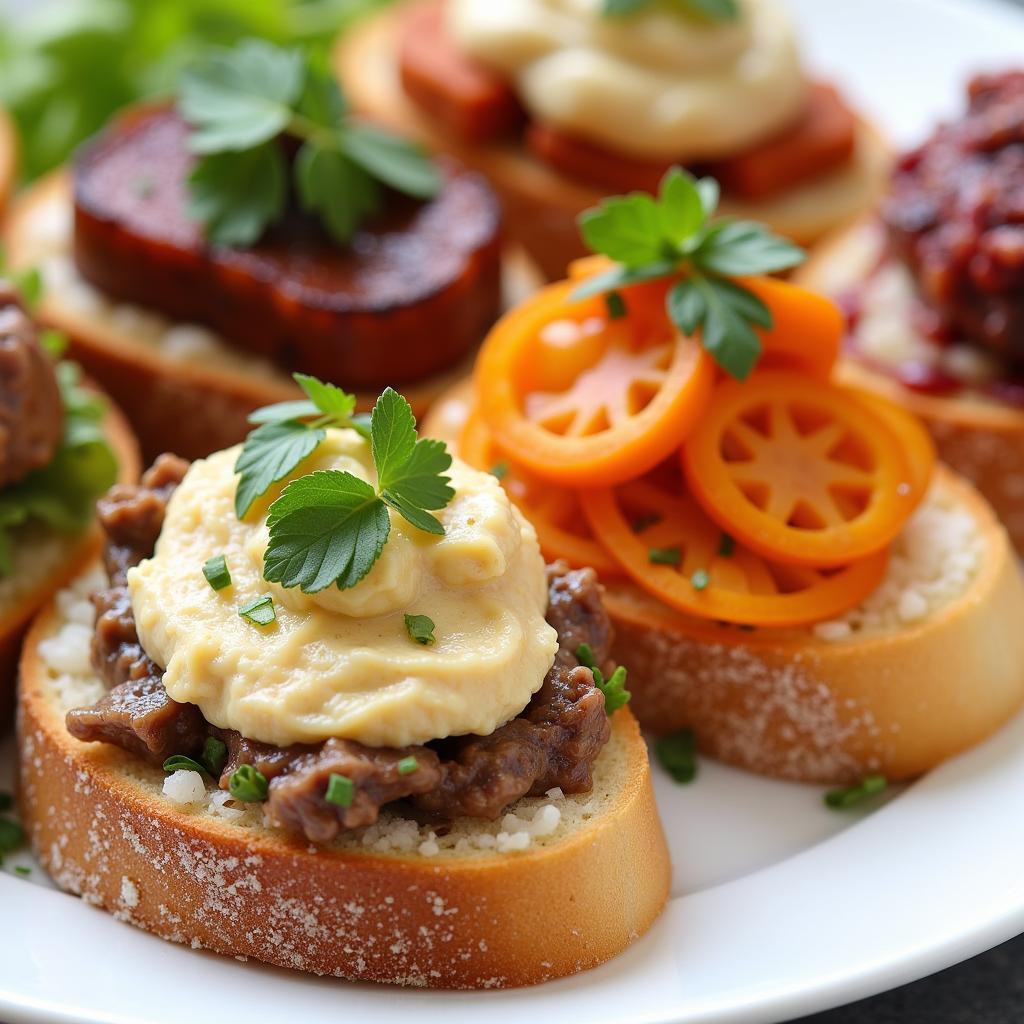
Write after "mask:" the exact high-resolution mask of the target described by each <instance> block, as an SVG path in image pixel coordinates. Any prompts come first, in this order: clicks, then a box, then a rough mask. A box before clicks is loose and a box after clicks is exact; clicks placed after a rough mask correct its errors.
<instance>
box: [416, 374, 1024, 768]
mask: <svg viewBox="0 0 1024 1024" xmlns="http://www.w3.org/2000/svg"><path fill="white" fill-rule="evenodd" d="M470 395H471V392H470V389H469V388H468V386H467V385H466V384H465V383H464V384H463V385H461V386H460V388H458V389H456V390H455V391H453V392H452V393H450V394H449V396H448V397H446V398H445V399H442V400H441V401H440V402H438V403H437V404H436V405H435V406H434V408H433V410H432V411H431V413H430V416H429V417H428V418H427V422H426V423H425V424H424V431H425V432H426V433H428V434H430V435H431V436H435V437H441V438H444V439H447V440H449V441H454V439H455V438H457V436H458V432H459V428H460V424H461V422H462V421H463V420H464V418H465V415H466V410H467V408H468V402H469V399H470ZM950 516H953V517H955V518H953V519H951V518H950ZM947 529H955V531H956V532H955V533H953V534H948V536H949V537H950V538H951V539H950V540H949V541H948V542H947V543H946V546H947V549H948V551H949V552H950V554H949V557H948V558H947V559H946V560H945V561H944V562H943V568H944V569H948V571H949V572H954V571H955V572H956V573H959V574H961V575H962V576H963V581H962V585H960V586H955V585H954V584H953V582H952V581H951V580H950V581H949V582H948V583H946V584H945V585H944V580H945V579H946V578H945V577H944V576H943V575H942V573H939V574H938V576H936V577H935V578H934V579H933V578H931V577H929V579H928V580H926V579H924V578H923V576H922V578H921V579H918V576H919V575H921V574H920V573H918V574H915V571H914V569H913V568H912V566H913V565H914V564H920V563H921V562H922V561H925V562H927V561H928V552H929V550H934V549H935V548H934V546H935V545H938V544H939V543H940V542H941V540H942V538H940V537H939V536H937V535H933V534H935V533H936V531H939V530H947ZM961 555H962V558H961V557H960V556H961ZM605 587H606V591H605V605H606V607H607V608H608V611H609V612H610V614H611V617H612V620H613V622H614V623H615V631H616V637H615V646H614V650H613V654H614V656H615V657H616V658H617V659H618V660H619V661H620V662H622V664H624V665H626V666H628V668H629V688H630V691H631V692H632V694H633V700H632V702H631V704H630V707H631V708H633V710H634V712H635V713H636V715H637V717H638V718H639V719H640V722H641V724H642V725H643V726H644V727H645V728H647V729H650V730H651V731H652V732H655V733H670V732H673V731H675V730H678V729H684V728H690V729H693V730H694V732H695V734H696V736H697V741H698V743H699V745H700V747H701V749H702V750H703V751H704V752H705V753H707V754H710V755H711V756H713V757H716V758H719V759H720V760H722V761H727V762H729V763H730V764H734V765H737V766H739V767H741V768H746V769H748V770H750V771H754V772H758V773H760V774H764V775H774V776H778V777H780V778H787V779H794V780H798V781H802V782H824V783H845V782H853V781H856V780H858V779H860V778H862V777H863V776H864V775H866V774H869V773H873V772H878V773H881V774H883V775H885V776H886V777H887V778H890V779H903V778H910V777H913V776H915V775H920V774H921V773H923V772H926V771H928V770H929V769H931V768H934V767H935V765H937V764H939V763H940V762H941V761H944V760H945V759H946V758H948V757H952V756H953V755H954V754H957V753H959V752H960V751H962V750H964V749H966V748H967V747H969V746H971V745H973V744H974V743H977V742H979V741H980V740H982V739H984V738H985V737H986V736H988V735H989V734H991V733H992V732H994V731H995V730H996V729H998V728H999V726H1001V725H1002V724H1003V723H1004V722H1006V721H1007V720H1008V719H1009V718H1010V717H1011V716H1012V715H1013V714H1014V712H1016V711H1017V710H1018V709H1019V708H1020V706H1021V704H1022V703H1024V628H1022V623H1024V583H1022V580H1021V575H1020V569H1019V567H1018V564H1017V561H1016V558H1015V557H1014V552H1013V549H1012V547H1011V545H1010V542H1009V538H1008V537H1007V534H1006V531H1005V530H1004V529H1003V527H1002V526H1001V525H1000V524H999V522H998V521H997V520H996V517H995V515H994V514H993V512H992V509H991V508H990V507H989V506H988V504H986V502H985V500H984V499H983V498H982V497H981V495H979V494H978V492H977V491H976V490H974V488H973V487H972V486H971V485H970V484H969V483H968V482H967V481H966V480H964V479H963V478H962V477H959V476H957V475H956V474H954V473H952V472H951V471H950V470H948V469H946V468H945V467H940V468H939V470H938V471H937V473H936V478H935V481H934V483H933V485H932V489H931V491H930V492H929V495H928V497H927V498H926V500H925V502H924V503H923V504H922V506H921V508H920V509H919V510H918V512H917V513H916V514H915V517H914V518H913V519H912V520H911V523H910V524H909V525H908V527H907V529H906V531H905V532H904V534H903V536H902V537H901V538H898V539H897V542H896V545H895V548H894V555H893V558H892V561H891V563H890V567H889V571H888V575H887V577H886V580H885V581H884V582H883V584H882V587H880V588H879V590H878V592H877V593H876V594H875V595H874V596H873V597H872V598H871V599H869V600H868V601H867V602H865V604H864V605H863V606H862V607H861V608H860V609H856V610H855V611H854V612H852V613H849V614H848V616H846V617H844V619H842V620H839V621H837V622H832V623H824V624H819V625H818V626H816V627H814V628H807V629H795V630H776V629H758V630H754V631H752V632H748V631H744V630H740V629H737V628H734V627H728V626H721V625H718V624H716V623H712V622H704V621H700V620H697V619H691V618H687V617H686V616H683V615H681V614H679V613H677V612H675V611H673V610H672V609H670V608H668V607H666V606H665V605H663V604H662V603H661V602H659V601H657V600H656V599H654V598H651V597H650V596H648V595H647V594H645V593H644V592H643V591H642V590H640V589H639V588H638V587H636V586H634V585H633V584H631V583H624V582H620V581H616V580H609V581H606V583H605ZM914 595H916V596H914ZM925 598H929V601H928V602H926V603H929V607H928V609H927V611H924V612H923V611H922V607H921V600H924V599H925ZM919 599H920V600H919Z"/></svg>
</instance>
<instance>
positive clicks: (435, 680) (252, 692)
mask: <svg viewBox="0 0 1024 1024" xmlns="http://www.w3.org/2000/svg"><path fill="white" fill-rule="evenodd" d="M238 451H239V449H237V448H232V449H228V450H227V451H223V452H218V453H217V454H215V455H212V456H210V457H209V458H208V459H204V460H201V461H198V462H195V463H193V465H192V466H191V468H190V469H189V471H188V474H187V475H186V477H185V479H184V481H183V482H182V483H181V485H180V486H179V487H178V489H177V490H176V491H175V493H174V496H173V497H172V499H171V501H170V504H169V506H168V509H167V517H166V520H165V522H164V527H163V530H162V532H161V534H160V540H159V542H158V543H157V547H156V552H155V554H154V556H153V557H152V558H150V559H148V560H146V561H144V562H143V563H142V564H141V565H139V566H138V567H137V568H135V569H132V570H131V571H130V572H129V574H128V586H129V589H130V591H131V598H132V606H133V608H134V611H135V619H136V623H137V625H138V630H139V638H140V640H141V642H142V646H143V648H144V649H145V650H146V653H147V654H148V655H149V656H150V657H151V658H153V660H154V661H156V662H157V664H159V665H160V666H161V667H163V668H164V669H165V670H166V672H165V675H164V684H165V686H166V687H167V692H168V693H169V694H170V695H171V697H173V698H174V699H175V700H177V701H184V702H188V703H192V704H196V705H198V706H199V708H200V709H201V710H202V712H203V714H204V715H205V716H206V719H207V720H208V721H210V722H212V723H213V724H214V725H217V726H220V727H222V728H230V729H236V730H238V731H239V732H240V733H242V734H243V735H244V736H247V737H249V738H251V739H256V740H262V741H264V742H266V743H273V744H277V745H280V746H285V745H287V744H290V743H313V742H317V741H321V740H324V739H327V738H329V737H332V736H336V737H340V738H345V739H353V740H358V741H360V742H362V743H366V744H369V745H371V746H404V745H405V744H409V743H423V742H425V741H427V740H431V739H439V738H442V737H444V736H450V735H459V734H462V733H480V734H487V733H490V732H492V731H493V730H494V729H495V728H497V727H498V726H499V725H501V724H502V723H504V722H506V721H507V720H508V719H510V718H512V717H513V716H515V715H516V714H518V713H519V712H520V711H521V710H522V709H523V708H524V707H525V706H526V704H527V703H528V701H529V699H530V696H531V695H532V694H533V693H534V691H536V690H537V689H538V688H539V687H540V685H541V682H542V681H543V678H544V675H545V674H546V672H547V670H548V669H549V668H550V667H551V664H552V662H553V660H554V656H555V651H556V649H557V643H558V641H557V636H556V634H555V631H554V629H552V628H551V626H549V625H548V623H547V622H546V621H545V618H544V616H545V612H546V609H547V585H546V579H545V573H544V563H543V559H542V557H541V554H540V549H539V547H538V545H537V537H536V534H535V533H534V530H533V527H532V526H531V525H530V524H529V523H528V522H526V520H525V519H524V518H523V517H522V515H521V514H520V513H519V511H518V510H517V509H516V508H515V507H514V506H512V505H511V503H510V502H509V500H508V498H507V496H506V495H505V492H504V491H503V490H502V488H501V486H500V484H499V483H498V481H497V480H496V479H495V478H494V477H493V476H492V475H491V474H489V473H481V472H479V471H477V470H475V469H472V468H470V467H469V466H467V465H466V464H465V463H463V462H461V461H460V460H458V459H455V461H454V464H453V465H452V468H451V470H450V471H449V476H450V478H451V485H452V487H453V488H454V490H455V497H454V498H453V500H452V501H451V503H450V504H449V505H448V506H447V508H445V509H443V510H442V511H441V512H440V513H439V514H438V517H439V518H440V520H441V522H442V523H443V524H444V527H445V535H444V536H443V537H434V536H431V535H429V534H426V533H423V532H422V531H419V530H416V529H415V528H414V527H412V526H410V525H408V524H407V523H406V522H405V520H404V519H402V518H401V517H400V516H398V515H396V514H395V513H391V537H390V539H389V540H388V542H387V544H386V545H385V546H384V550H383V553H382V555H381V557H380V559H379V561H378V562H377V563H376V564H375V565H374V567H373V569H372V570H371V571H370V573H369V575H367V576H366V577H365V578H364V579H363V580H362V581H361V582H360V583H358V584H357V585H356V586H354V587H352V588H351V589H349V590H344V591H342V590H338V589H337V588H336V587H333V586H332V587H329V588H328V589H326V590H323V591H321V592H320V593H317V594H304V593H302V592H301V591H299V590H297V589H288V590H286V589H283V588H281V587H280V586H277V585H275V584H270V583H267V582H266V581H265V580H264V579H263V571H262V570H263V553H264V551H265V549H266V545H267V540H268V531H267V527H266V514H267V508H268V506H269V504H270V502H271V501H273V500H274V498H276V497H277V495H278V494H280V492H281V490H282V489H283V488H284V486H285V484H286V483H287V482H288V479H294V478H295V477H298V476H303V475H305V474H306V473H310V472H314V471H316V470H321V469H338V470H347V471H348V472H350V473H353V474H354V475H356V476H359V477H361V478H362V479H364V480H368V481H370V482H371V483H375V482H376V481H375V475H374V469H373V461H372V458H371V455H370V448H369V444H368V443H367V442H366V441H365V440H363V439H362V438H361V437H359V435H358V434H356V433H355V432H354V431H351V430H332V431H329V432H328V436H327V439H326V440H325V441H324V442H323V443H322V444H321V445H320V447H319V448H318V449H317V450H316V451H315V452H314V453H313V454H312V455H311V456H310V457H309V458H307V459H306V460H305V461H304V462H303V463H301V464H300V465H299V466H298V467H297V468H296V469H295V470H294V472H293V473H292V474H291V475H290V477H289V478H288V479H286V480H283V481H281V483H280V484H278V485H275V487H274V488H273V490H272V491H271V492H270V493H268V494H267V495H266V496H265V498H263V499H261V500H260V502H259V503H258V504H257V505H256V506H254V507H253V509H251V510H250V512H249V514H248V516H247V517H246V519H245V520H244V521H241V522H240V521H239V520H238V518H237V517H236V515H235V511H234V505H233V502H234V494H235V487H236V483H237V479H238V478H237V477H236V476H235V474H234V471H233V467H234V464H235V461H236V459H237V458H238ZM220 553H223V554H224V555H225V556H226V559H227V564H228V568H229V570H230V573H231V581H232V585H231V586H230V587H228V588H227V589H225V590H221V591H214V590H213V589H212V588H211V587H210V585H209V584H208V583H207V582H206V579H205V578H204V576H203V573H202V566H203V563H204V562H205V561H206V559H207V558H209V557H210V556H211V555H215V554H220ZM263 594H270V595H272V597H273V599H274V604H275V608H276V612H277V620H276V623H274V624H272V625H271V626H268V627H265V628H261V627H259V626H255V625H253V624H251V623H249V622H246V621H245V620H243V619H242V618H240V617H239V615H238V608H239V607H240V606H241V605H244V604H245V603H246V602H248V601H250V600H252V599H253V598H257V597H259V596H261V595H263ZM406 613H409V614H420V615H428V616H429V617H430V618H431V619H432V620H433V621H434V623H435V635H436V642H435V643H434V644H433V645H431V646H424V645H421V644H419V643H416V642H414V641H413V640H412V639H411V638H410V637H409V634H408V632H407V631H406V628H405V620H404V615H405V614H406Z"/></svg>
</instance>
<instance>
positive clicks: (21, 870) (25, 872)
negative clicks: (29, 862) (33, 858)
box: [14, 864, 32, 878]
mask: <svg viewBox="0 0 1024 1024" xmlns="http://www.w3.org/2000/svg"><path fill="white" fill-rule="evenodd" d="M14 873H15V874H16V875H21V877H22V878H28V876H29V875H31V874H32V869H31V868H27V867H25V865H24V864H18V865H16V866H15V868H14Z"/></svg>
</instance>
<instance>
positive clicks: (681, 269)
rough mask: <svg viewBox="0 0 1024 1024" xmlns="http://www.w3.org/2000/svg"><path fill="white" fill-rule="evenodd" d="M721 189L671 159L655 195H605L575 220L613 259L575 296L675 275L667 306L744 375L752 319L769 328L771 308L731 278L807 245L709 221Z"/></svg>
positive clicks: (784, 261)
mask: <svg viewBox="0 0 1024 1024" xmlns="http://www.w3.org/2000/svg"><path fill="white" fill-rule="evenodd" d="M718 199H719V188H718V183H717V182H716V181H715V180H714V179H713V178H701V179H699V180H698V179H695V178H694V177H693V176H692V175H690V174H688V173H687V172H686V171H684V170H682V169H681V168H679V167H673V168H672V169H671V170H670V171H669V172H668V173H667V174H666V175H665V177H664V178H663V179H662V182H661V187H660V189H659V194H658V196H657V198H655V197H654V196H650V195H648V194H647V193H645V192H632V193H630V194H629V195H627V196H616V197H613V198H611V199H606V200H604V202H602V203H601V205H600V206H597V207H594V208H593V209H590V210H587V211H585V212H584V213H583V214H582V215H581V216H580V219H579V225H580V231H581V233H582V235H583V239H584V241H585V242H586V243H587V245H588V246H589V247H590V248H591V249H592V250H593V251H594V252H597V253H603V254H604V255H606V256H608V257H610V258H611V259H612V260H614V261H615V262H616V263H617V264H618V265H617V266H616V267H613V268H612V269H611V270H609V271H607V272H605V273H603V274H598V275H596V276H595V277H593V278H591V279H590V280H589V281H586V282H584V284H583V285H581V286H580V287H579V288H578V289H577V290H576V291H575V292H574V294H573V297H574V298H576V299H582V298H586V297H588V296H592V295H600V294H603V293H605V294H606V293H613V294H615V293H618V290H619V289H621V288H624V287H626V286H628V285H631V284H638V283H640V282H642V281H653V280H655V279H657V278H661V277H668V276H672V275H676V274H681V275H682V278H681V280H679V281H678V282H677V283H676V284H675V285H673V287H672V289H671V290H670V291H669V293H668V296H667V298H666V302H665V305H666V311H667V313H668V316H669V318H670V319H671V321H672V322H673V323H674V324H675V325H676V327H678V328H679V330H680V331H681V332H682V333H683V334H685V335H692V334H695V333H696V332H697V331H698V330H700V335H701V342H702V344H703V345H704V348H705V349H707V351H708V352H710V353H711V355H712V356H713V357H714V359H715V361H716V362H717V363H718V364H719V365H720V366H721V367H722V369H724V370H725V371H726V373H728V374H730V375H731V376H733V377H735V378H737V379H738V380H744V379H745V378H746V377H748V376H749V375H750V373H751V371H752V370H753V369H754V367H755V366H756V365H757V361H758V359H759V357H760V355H761V341H760V339H759V338H758V336H757V332H756V331H755V330H754V328H755V327H763V328H769V327H771V324H772V316H771V312H770V311H769V309H768V307H767V306H766V305H765V304H764V303H763V302H762V301H761V300H760V299H759V298H758V297H757V296H756V295H754V293H753V292H751V291H750V290H749V289H748V288H745V287H743V286H742V285H741V284H738V283H737V282H736V281H735V280H734V278H735V277H739V276H743V275H747V274H769V273H774V272H775V271H779V270H787V269H789V268H790V267H794V266H796V265H797V264H798V263H800V262H802V261H803V259H804V255H805V254H804V251H803V250H802V249H800V248H799V247H798V246H796V245H794V244H793V243H792V242H788V241H786V240H785V239H783V238H779V237H778V236H777V235H775V234H773V233H772V232H771V231H770V230H769V229H768V228H766V227H764V226H763V225H762V224H757V223H755V222H753V221H744V220H725V219H722V220H718V221H712V217H713V216H714V213H715V210H716V209H717V208H718Z"/></svg>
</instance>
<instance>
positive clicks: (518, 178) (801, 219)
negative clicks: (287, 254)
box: [334, 0, 890, 279]
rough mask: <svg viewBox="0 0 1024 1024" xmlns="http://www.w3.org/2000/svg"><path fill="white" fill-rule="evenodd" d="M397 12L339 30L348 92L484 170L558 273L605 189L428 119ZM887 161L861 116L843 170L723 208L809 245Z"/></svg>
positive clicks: (526, 242)
mask: <svg viewBox="0 0 1024 1024" xmlns="http://www.w3.org/2000/svg"><path fill="white" fill-rule="evenodd" d="M412 2H413V3H415V2H418V0H412ZM400 17H401V7H398V8H389V9H387V10H385V11H382V12H381V13H379V14H376V15H374V16H373V17H370V18H367V19H365V20H364V21H362V22H360V23H359V24H358V25H356V26H355V27H354V28H352V29H351V30H350V31H348V32H346V33H344V35H343V36H342V37H341V38H340V40H339V41H338V44H337V46H336V48H335V51H334V67H335V72H336V74H337V75H338V77H339V79H340V80H341V83H342V85H343V87H344V89H345V93H346V95H347V96H348V97H349V99H350V100H351V101H352V104H353V106H354V107H355V108H356V109H357V110H361V111H363V112H364V113H365V114H367V115H368V116H370V117H372V118H374V119H375V120H377V121H379V122H380V123H382V124H384V125H387V126H388V127H390V128H392V129H394V130H395V131H397V132H399V133H401V134H403V135H406V136H408V137H410V138H416V139H419V140H421V141H422V142H423V143H424V144H425V145H427V146H428V147H429V148H430V149H432V150H434V151H436V152H442V153H450V154H452V155H453V156H455V157H457V158H458V159H459V160H460V161H461V162H462V163H464V164H466V165H467V166H469V167H473V168H475V169H476V170H478V171H481V172H483V174H485V175H486V176H487V177H488V178H489V179H490V181H491V184H492V185H494V187H495V188H496V189H497V191H498V194H499V195H500V196H501V198H502V202H503V203H504V205H505V214H506V225H507V229H508V232H509V234H510V235H511V237H512V238H513V240H514V241H517V242H519V243H520V244H521V245H522V246H523V248H524V249H525V250H526V252H527V253H528V254H529V255H530V256H531V257H532V258H533V260H534V261H535V262H536V263H537V265H538V266H539V267H540V268H541V270H542V271H543V272H544V274H545V275H546V276H547V277H548V278H550V279H554V278H559V277H562V276H564V274H565V268H566V266H567V265H568V264H569V262H570V261H571V260H574V259H576V258H577V257H579V256H583V255H585V250H584V248H583V244H582V242H581V241H580V237H579V233H578V231H577V228H576V217H577V215H578V214H579V213H581V212H582V211H583V210H586V209H588V208H589V207H591V206H595V205H596V204H597V203H598V202H599V201H600V200H601V199H602V198H603V197H604V196H605V195H607V190H601V189H597V188H593V187H592V186H590V185H586V184H582V183H579V182H574V181H570V180H569V179H568V178H565V177H564V176H562V175H560V174H558V173H557V172H556V171H554V170H552V169H550V168H549V167H547V166H546V165H545V164H543V163H541V162H540V161H539V160H537V159H536V158H535V157H533V156H532V155H531V154H530V153H528V152H527V151H526V149H525V148H524V147H523V146H522V145H520V144H519V143H517V142H514V141H512V142H507V143H490V144H466V143H463V142H461V141H460V140H458V139H456V138H454V137H451V136H449V135H448V134H447V133H446V132H444V131H443V130H442V129H441V128H439V127H438V126H437V125H435V124H434V123H433V122H432V121H431V120H430V119H429V118H428V117H426V116H425V115H424V114H423V113H422V112H421V111H420V110H419V109H418V107H417V106H416V105H415V104H414V103H413V102H412V101H411V100H410V99H409V98H408V97H407V96H406V94H405V92H404V90H403V89H402V85H401V82H400V80H399V74H398V66H397V57H396V54H397V46H396V26H397V23H398V19H399V18H400ZM889 162H890V153H889V148H888V146H887V145H886V144H885V142H884V141H883V140H882V138H881V136H880V135H879V134H878V132H877V131H876V130H875V129H874V128H872V127H870V126H869V125H867V124H862V125H861V130H860V139H859V142H858V145H857V153H856V157H855V159H854V160H853V161H852V163H851V164H850V166H849V167H848V168H845V169H843V170H841V171H838V172H835V173H832V174H829V175H826V176H825V177H823V178H822V179H821V181H819V182H816V183H814V184H810V185H804V186H801V187H799V188H795V189H793V190H791V191H790V192H788V193H785V194H784V195H781V196H778V197H776V198H773V199H769V200H766V201H763V202H757V203H746V202H740V201H738V200H735V199H734V198H731V197H730V196H728V195H725V196H723V200H722V206H721V213H722V214H725V215H728V216H733V217H749V218H752V219H753V220H759V221H764V222H765V223H767V224H769V225H771V227H773V228H774V229H775V230H776V231H778V232H779V233H780V234H783V235H786V236H787V237H789V238H792V239H794V240H795V241H797V242H800V243H802V244H810V243H812V242H814V241H816V240H817V239H818V238H820V237H821V236H822V235H824V234H825V233H826V232H828V231H831V230H832V229H834V228H836V227H837V226H838V225H840V224H843V223H845V222H846V221H848V220H851V219H852V218H855V217H857V216H859V215H860V214H862V213H863V212H864V211H865V210H867V209H870V208H871V207H872V206H873V205H874V203H875V201H876V200H877V198H878V197H879V195H880V194H881V190H882V186H883V184H884V182H885V180H886V176H887V173H888V169H889Z"/></svg>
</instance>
